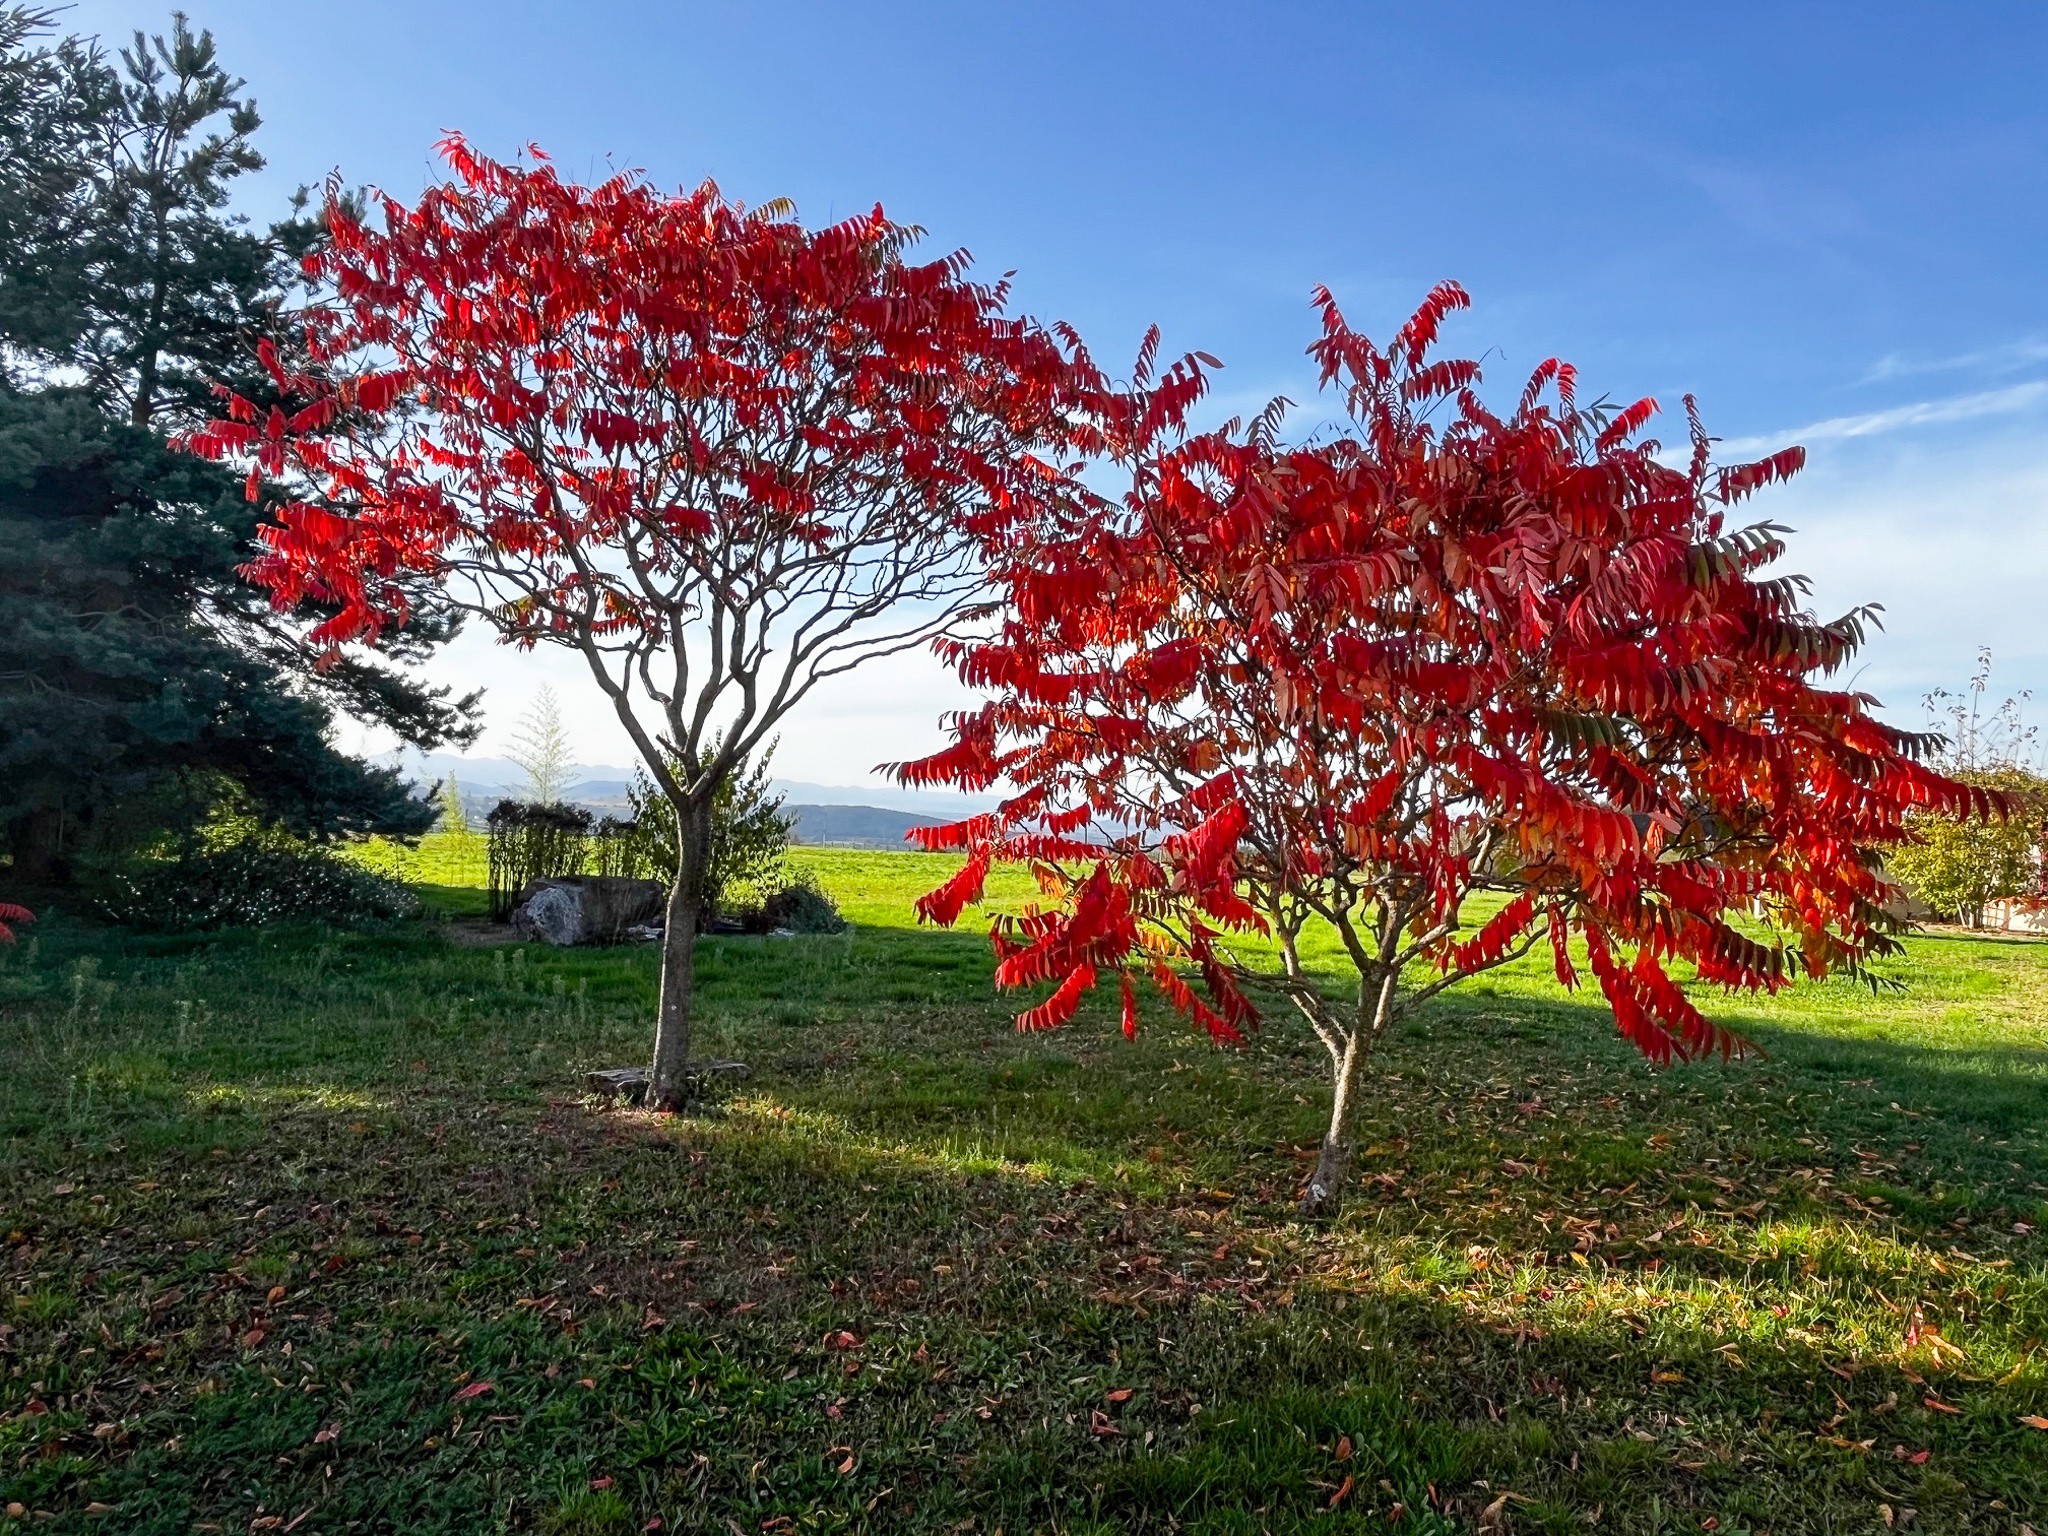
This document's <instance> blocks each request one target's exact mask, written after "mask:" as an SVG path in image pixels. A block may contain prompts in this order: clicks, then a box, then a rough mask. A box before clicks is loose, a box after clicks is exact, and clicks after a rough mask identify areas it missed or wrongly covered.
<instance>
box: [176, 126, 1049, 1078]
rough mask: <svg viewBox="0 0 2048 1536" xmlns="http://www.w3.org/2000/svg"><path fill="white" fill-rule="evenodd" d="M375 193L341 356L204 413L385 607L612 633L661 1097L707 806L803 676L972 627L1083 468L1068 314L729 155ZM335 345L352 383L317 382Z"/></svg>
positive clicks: (353, 275) (332, 574)
mask: <svg viewBox="0 0 2048 1536" xmlns="http://www.w3.org/2000/svg"><path fill="white" fill-rule="evenodd" d="M443 152H444V154H445V155H446V157H447V160H448V164H449V166H450V168H451V171H452V176H451V178H450V180H448V181H447V182H446V183H444V184H441V185H438V186H435V187H433V188H431V189H429V190H428V192H427V193H426V194H425V195H424V196H423V197H422V198H421V199H420V201H419V202H418V203H417V204H416V205H414V206H412V207H404V206H401V205H399V204H398V203H396V202H394V201H391V200H390V199H385V200H383V201H382V202H381V204H380V205H379V211H380V212H381V214H382V219H381V227H378V226H377V225H374V224H372V223H371V222H367V221H365V220H362V219H359V218H357V217H356V216H355V215H354V214H353V213H352V211H351V210H350V209H349V208H348V207H346V206H344V205H342V204H339V203H336V204H333V205H330V207H329V210H328V230H329V241H328V244H327V245H326V246H325V247H324V248H323V249H322V250H321V251H320V252H319V253H318V254H317V255H316V256H315V257H314V258H313V261H312V263H311V272H312V274H313V277H314V280H315V281H316V282H317V283H318V284H319V286H320V289H321V292H322V294H323V296H324V302H322V303H321V304H320V305H318V306H317V307H315V308H314V309H313V310H312V311H311V312H310V314H309V315H308V317H307V320H308V323H307V333H306V346H307V350H308V352H309V354H310V356H311V358H312V359H313V361H314V363H315V365H317V367H318V369H319V370H321V377H320V378H312V377H305V376H301V375H297V374H292V373H289V372H288V371H287V370H286V369H285V368H284V367H283V366H282V365H281V364H279V363H278V362H277V360H276V358H275V356H274V354H270V353H266V354H265V355H266V356H267V357H269V358H270V360H271V362H272V364H273V366H275V367H276V368H277V375H276V385H277V387H278V388H279V389H280V391H282V392H283V393H285V394H287V395H289V396H290V397H291V399H290V402H289V404H288V405H286V406H285V407H283V408H279V409H274V410H267V411H266V410H264V409H262V408H260V407H258V406H257V405H256V404H255V403H253V402H252V401H251V400H249V399H247V398H242V397H238V398H235V399H233V400H231V401H230V403H229V415H228V419H227V420H225V421H223V422H218V423H215V424H213V425H212V426H210V427H208V428H207V429H206V430H205V431H203V432H201V433H199V434H197V435H195V436H194V437H193V438H192V439H191V446H192V447H193V448H195V449H196V450H197V451H199V452H200V453H202V454H205V455H207V456H210V457H214V458H223V457H236V458H240V459H246V460H253V465H252V469H253V470H254V471H256V472H265V473H269V474H271V475H286V474H294V475H297V476H299V477H300V479H301V483H302V484H304V486H305V487H306V490H307V495H306V497H305V499H303V500H300V501H295V502H293V503H290V504H287V505H285V506H283V507H281V508H280V509H279V511H278V516H277V521H276V523H275V524H274V525H273V526H271V527H269V528H268V529H266V531H265V539H266V541H267V546H268V548H267V552H266V553H265V554H264V555H263V557H262V558H261V559H259V560H257V561H256V562H255V563H254V564H253V565H252V566H251V567H250V571H251V574H252V575H253V576H254V577H255V579H256V580H258V581H260V582H262V583H264V584H266V585H267V586H269V587H270V588H271V590H272V591H273V592H274V593H275V594H276V598H277V601H278V602H279V603H281V604H285V605H295V604H298V603H300V602H303V601H308V600H311V601H315V602H319V603H324V604H332V605H333V606H334V608H335V610H336V611H335V613H334V616H333V617H332V618H331V619H329V620H327V621H326V622H324V623H322V624H321V625H320V626H318V628H317V629H315V630H314V631H313V634H314V636H315V638H316V639H317V640H318V641H320V642H322V643H326V644H330V645H335V646H339V645H341V644H343V643H346V642H351V641H371V642H373V641H375V640H376V639H377V638H378V637H379V636H380V635H381V634H383V633H385V632H386V630H387V629H388V627H389V626H390V625H391V624H392V623H393V622H394V621H395V620H400V619H402V618H403V617H404V615H405V613H406V612H407V609H408V605H409V602H410V599H409V597H408V595H407V590H406V586H405V579H406V578H418V579H425V580H429V581H431V582H432V583H433V584H434V586H435V587H436V588H437V590H438V591H439V592H440V593H441V594H442V596H443V597H444V598H445V599H446V600H447V601H449V602H452V603H455V604H457V605H459V606H461V607H462V608H464V609H466V610H467V611H469V612H471V613H474V614H476V615H478V616H480V617H482V618H483V619H484V620H486V621H487V622H489V623H490V624H492V625H494V626H495V627H496V628H497V630H498V632H499V633H500V634H501V635H502V636H503V638H504V639H505V640H506V641H507V642H509V643H511V644H513V645H517V646H522V647H528V646H534V645H560V646H565V647H567V648H569V649H571V650H572V651H574V652H575V653H577V654H578V655H580V656H581V657H582V658H583V659H584V661H585V662H586V663H587V665H588V667H589V671H590V675H591V679H592V682H593V685H594V686H595V687H596V688H597V689H598V690H599V691H600V692H601V694H602V695H603V696H604V697H605V698H606V699H607V700H609V701H610V703H611V704H612V706H613V708H614V709H615V711H616V712H617V715H618V718H619V720H620V723H621V724H622V725H623V726H624V728H625V731H626V734H627V736H628V737H629V738H630V739H631V740H632V742H633V744H634V746H635V747H636V748H637V750H638V752H639V755H640V758H641V761H642V763H643V764H644V765H645V768H646V771H647V773H648V776H649V777H650V778H651V779H652V780H653V781H654V783H655V784H656V786H657V787H658V788H659V789H660V791H661V793H662V794H663V795H664V796H665V797H666V798H667V800H668V802H669V804H670V805H671V806H672V807H673V809H674V811H675V814H676V820H677V825H678V837H679V843H680V849H679V858H678V867H677V875H676V880H675V884H674V887H673V892H672V895H671V898H670V901H669V905H668V920H667V936H666V939H665V941H664V945H663V954H662V985H661V1001H660V1010H659V1016H658V1020H657V1024H656V1039H655V1049H654V1061H653V1081H652V1091H651V1098H652V1100H653V1102H655V1103H657V1104H661V1105H673V1104H675V1103H677V1102H678V1101H679V1100H680V1099H681V1098H682V1096H683V1095H684V1092H685V1089H686V1079H687V1074H688V1066H689V1051H690V1014H691V992H692V978H693V970H692V960H691V952H692V943H693V940H694V938H695V935H696V931H697V927H698V920H699V917H700V915H701V913H702V911H703V905H704V889H703V878H704V871H705V869H706V863H707V850H708V842H709V837H710V825H711V812H712V806H713V802H714V799H715V797H716V796H717V794H718V793H719V789H720V786H721V785H723V784H724V783H725V782H726V780H727V779H728V778H729V777H730V776H731V774H732V773H733V771H734V768H735V765H737V764H739V763H741V762H742V761H745V760H747V759H748V758H749V757H750V756H752V755H754V754H756V753H757V752H758V751H759V750H760V748H761V747H762V745H763V744H764V743H765V742H766V741H767V740H768V738H769V737H770V736H771V735H772V734H773V733H774V731H775V728H776V726H777V724H778V722H779V721H781V719H782V718H783V717H784V716H785V715H786V714H787V713H788V712H789V710H790V709H792V708H793V707H794V706H795V705H796V704H797V703H799V702H800V701H801V700H802V699H804V698H805V697H806V696H807V695H808V694H809V693H810V692H811V690H812V689H813V688H815V687H817V686H818V685H820V684H821V683H826V682H828V681H829V680H831V679H833V678H836V677H839V676H841V675H843V674H844V673H846V672H848V671H849V670H851V669H852V668H854V667H857V666H859V665H861V664H863V663H864V662H866V661H869V660H871V659H873V658H875V657H878V656H886V655H890V654H893V653H896V652H901V651H905V650H910V649H914V648H918V647H921V646H924V645H926V644H928V643H929V642H930V640H931V639H932V638H933V637H934V636H938V635H944V634H947V633H950V632H952V631H953V630H954V629H955V628H956V627H957V626H958V625H959V624H960V623H961V622H962V621H963V619H964V618H965V617H966V616H968V615H970V614H972V613H973V612H975V611H976V610H977V608H978V607H979V606H980V605H981V603H982V602H983V601H984V579H983V573H984V566H985V563H986V551H987V550H988V549H990V548H993V547H1000V545H1001V543H1002V539H1003V533H1004V530H1005V529H1006V528H1008V527H1010V526H1013V525H1015V524H1016V523H1017V522H1018V521H1020V520H1021V519H1023V518H1024V517H1025V516H1027V515H1028V514H1029V513H1030V512H1031V510H1032V509H1033V508H1034V507H1035V506H1036V505H1037V504H1038V503H1040V502H1041V501H1042V500H1043V499H1044V498H1045V497H1047V496H1048V495H1051V494H1056V493H1059V492H1060V491H1061V488H1062V487H1063V486H1064V484H1065V481H1064V480H1063V479H1062V478H1061V477H1060V476H1059V475H1057V474H1055V473H1053V471H1052V469H1051V468H1050V467H1049V466H1048V464H1047V463H1046V462H1044V460H1043V458H1042V456H1043V455H1046V454H1048V453H1050V454H1054V455H1058V454H1063V453H1064V452H1065V450H1066V447H1067V438H1068V436H1069V432H1070V427H1069V422H1070V420H1071V419H1072V417H1073V408H1074V401H1073V399H1072V398H1071V395H1072V389H1073V385H1072V369H1071V366H1070V358H1069V356H1068V353H1067V350H1066V348H1065V347H1064V346H1063V345H1062V344H1061V343H1060V342H1058V341H1056V340H1055V339H1054V338H1053V337H1051V336H1049V335H1048V334H1047V333H1045V332H1044V331H1042V330H1040V329H1039V328H1037V327H1036V326H1034V325H1032V324H1030V323H1029V322H1027V321H1024V320H1020V319H1017V318H1013V317H1011V316H1010V315H1008V314H1007V313H1006V305H1007V298H1008V295H1007V287H1006V284H1003V283H997V284H994V285H985V284H978V283H974V282H971V281H969V280H968V278H967V276H966V270H967V258H966V257H965V256H964V254H955V255H951V256H947V257H944V258H942V259H940V260H937V261H933V262H929V263H926V264H922V265H918V264H913V263H911V262H910V261H909V260H908V259H907V256H906V252H907V251H908V249H909V247H910V246H911V244H912V243H913V242H914V240H915V239H916V238H917V236H918V231H917V230H915V229H913V228H911V227H909V226H907V225H902V224H897V223H894V222H892V221H890V220H889V219H887V218H886V217H884V216H883V214H882V213H881V211H880V210H879V209H877V210H875V211H874V212H872V213H867V214H862V215H859V216H857V217H854V218H850V219H847V220H845V221H844V222H842V223H839V224H835V225H833V226H831V227H829V228H825V229H818V230H810V229H806V228H804V227H803V226H802V225H801V224H799V223H798V222H797V221H796V219H795V217H794V215H793V214H792V212H791V211H790V210H789V208H788V207H787V206H786V205H784V204H775V203H772V204H768V205H765V206H762V207H758V208H752V209H749V208H745V207H742V206H741V205H739V204H737V203H735V202H733V201H732V200H730V199H728V198H727V197H725V196H724V194H723V193H721V192H720V191H719V190H718V188H717V187H715V186H713V185H711V184H709V183H707V184H705V185H703V186H700V187H698V188H696V189H694V190H691V191H686V192H682V193H679V194H675V195H669V194H666V193H663V192H660V191H657V190H656V189H654V188H652V187H650V186H649V185H647V184H646V183H645V182H644V181H642V180H640V179H639V178H637V177H635V176H631V175H621V176H618V177H615V178H613V179H611V180H609V181H606V182H604V183H603V184H602V185H598V186H582V185H578V184H576V183H573V182H570V181H568V180H565V179H564V178H562V177H560V176H559V175H557V174H556V172H555V171H554V169H553V168H552V167H551V166H550V165H549V164H548V163H547V162H546V161H545V160H544V159H542V158H540V157H538V156H537V157H536V158H535V160H534V162H533V163H532V164H531V165H526V166H511V165H503V164H498V163H495V162H493V161H491V160H488V159H485V158H484V157H482V156H480V155H478V154H476V153H475V152H474V151H473V150H471V149H470V148H469V147H468V146H467V145H466V144H464V143H463V142H462V141H461V140H460V139H450V140H448V141H447V142H446V143H445V144H444V145H443ZM330 375H331V376H332V377H333V379H334V382H333V383H331V384H329V383H324V382H322V380H323V379H325V378H327V377H328V376H330Z"/></svg>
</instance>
